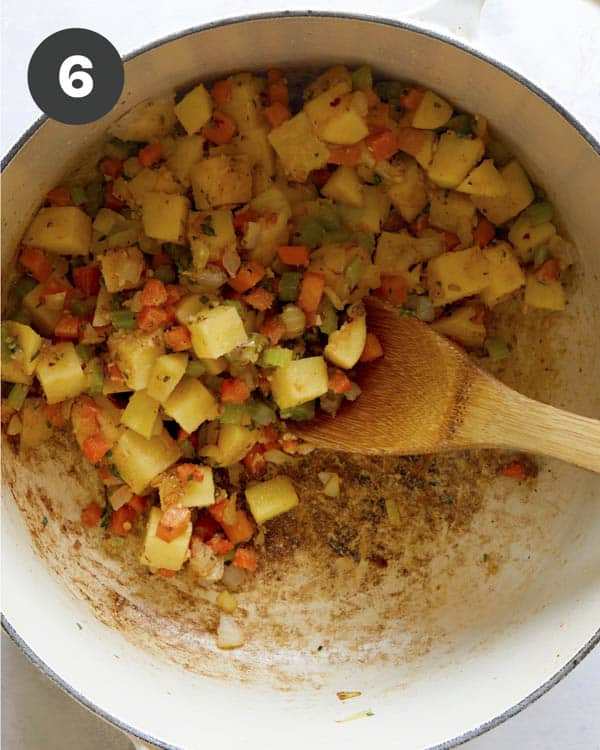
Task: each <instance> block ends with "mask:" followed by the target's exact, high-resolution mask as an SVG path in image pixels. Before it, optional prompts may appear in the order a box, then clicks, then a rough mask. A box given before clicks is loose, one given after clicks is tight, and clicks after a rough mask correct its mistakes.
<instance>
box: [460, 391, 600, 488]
mask: <svg viewBox="0 0 600 750" xmlns="http://www.w3.org/2000/svg"><path fill="white" fill-rule="evenodd" d="M465 412H466V413H465V415H464V419H463V421H462V423H461V424H460V425H459V426H457V429H456V432H455V439H456V442H457V443H459V442H462V441H464V444H465V445H480V446H496V447H499V448H507V449H514V450H522V451H526V452H529V453H538V454H542V455H545V456H552V457H553V458H560V459H562V460H563V461H568V462H569V463H572V464H575V465H576V466H580V467H582V468H584V469H589V470H590V471H594V472H596V473H598V474H600V421H598V420H596V419H590V418H589V417H581V416H579V415H577V414H571V413H570V412H566V411H561V410H560V409H555V408H554V407H553V406H548V405H547V404H542V403H540V402H539V401H533V400H532V399H529V398H527V397H526V396H522V395H521V394H520V393H516V392H515V391H512V390H511V389H510V388H507V387H506V386H503V385H501V384H500V383H498V382H497V381H494V380H492V379H491V378H489V379H488V378H485V377H483V378H481V379H477V381H476V382H475V383H473V384H472V390H471V393H470V394H469V402H468V403H467V404H466V407H465Z"/></svg>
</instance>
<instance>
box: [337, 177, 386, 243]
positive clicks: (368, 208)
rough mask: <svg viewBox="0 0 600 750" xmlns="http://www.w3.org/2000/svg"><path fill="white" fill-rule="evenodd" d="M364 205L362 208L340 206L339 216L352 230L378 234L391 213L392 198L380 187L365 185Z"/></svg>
mask: <svg viewBox="0 0 600 750" xmlns="http://www.w3.org/2000/svg"><path fill="white" fill-rule="evenodd" d="M363 195H364V204H363V206H362V208H356V207H355V206H345V205H340V206H339V214H340V216H341V218H342V220H343V221H344V223H345V224H347V225H348V227H350V229H356V230H359V231H361V232H369V233H370V234H378V233H379V232H380V231H381V224H382V223H383V220H384V219H385V217H386V216H387V215H388V213H389V211H390V197H389V195H387V193H385V192H384V191H383V190H381V189H380V188H379V187H375V186H373V185H365V186H364V187H363Z"/></svg>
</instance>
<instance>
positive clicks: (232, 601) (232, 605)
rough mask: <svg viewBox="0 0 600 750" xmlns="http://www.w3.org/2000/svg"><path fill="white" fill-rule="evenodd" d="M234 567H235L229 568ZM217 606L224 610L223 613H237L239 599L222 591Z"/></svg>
mask: <svg viewBox="0 0 600 750" xmlns="http://www.w3.org/2000/svg"><path fill="white" fill-rule="evenodd" d="M229 567H233V566H231V565H230V566H229ZM217 606H218V607H219V608H220V609H222V610H223V612H227V614H231V613H232V612H235V610H236V608H237V599H236V598H235V596H234V595H233V594H230V593H229V591H220V592H219V594H218V596H217Z"/></svg>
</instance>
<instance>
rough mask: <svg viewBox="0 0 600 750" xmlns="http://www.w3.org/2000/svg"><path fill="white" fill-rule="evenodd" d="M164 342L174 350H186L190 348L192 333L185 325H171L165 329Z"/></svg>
mask: <svg viewBox="0 0 600 750" xmlns="http://www.w3.org/2000/svg"><path fill="white" fill-rule="evenodd" d="M165 344H166V345H167V346H168V347H169V349H171V350H172V351H174V352H186V351H188V350H189V349H191V348H192V334H191V333H190V331H189V328H188V327H187V326H173V328H169V330H168V331H165Z"/></svg>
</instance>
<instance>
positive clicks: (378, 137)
mask: <svg viewBox="0 0 600 750" xmlns="http://www.w3.org/2000/svg"><path fill="white" fill-rule="evenodd" d="M365 143H366V145H367V148H368V150H369V152H370V153H371V154H372V155H373V158H375V159H377V161H382V160H384V159H389V158H390V157H392V156H393V155H394V154H395V153H396V151H398V149H399V145H398V136H397V135H396V133H394V131H393V130H384V131H383V132H381V133H374V134H373V135H368V136H367V137H366V138H365Z"/></svg>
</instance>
